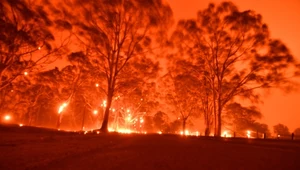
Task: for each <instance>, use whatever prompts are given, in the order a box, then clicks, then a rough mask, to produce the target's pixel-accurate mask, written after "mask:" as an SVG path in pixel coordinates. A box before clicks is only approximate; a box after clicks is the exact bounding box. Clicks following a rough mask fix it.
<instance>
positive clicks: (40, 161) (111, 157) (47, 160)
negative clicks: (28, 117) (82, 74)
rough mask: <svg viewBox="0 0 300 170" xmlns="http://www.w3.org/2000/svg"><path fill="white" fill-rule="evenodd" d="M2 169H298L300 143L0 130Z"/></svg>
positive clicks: (22, 129) (42, 130)
mask: <svg viewBox="0 0 300 170" xmlns="http://www.w3.org/2000/svg"><path fill="white" fill-rule="evenodd" d="M0 169H1V170H10V169H12V170H19V169H20V170H21V169H43V170H44V169H45V170H47V169H64V170H68V169H70V170H77V169H84V170H93V169H101V170H106V169H117V170H122V169H131V170H132V169H138V170H151V169H153V170H154V169H155V170H164V169H170V170H173V169H183V170H189V169H197V170H198V169H230V170H235V169H241V170H243V169H249V170H250V169H251V170H255V169H284V170H293V169H295V170H296V169H297V170H300V142H299V141H278V140H258V139H257V140H256V139H229V138H226V139H221V138H219V139H216V138H206V137H183V136H175V135H156V134H153V135H134V134H130V135H119V134H99V135H97V134H86V135H83V134H78V133H65V132H58V131H56V130H47V129H38V128H32V127H17V126H15V127H13V126H10V127H7V126H1V125H0Z"/></svg>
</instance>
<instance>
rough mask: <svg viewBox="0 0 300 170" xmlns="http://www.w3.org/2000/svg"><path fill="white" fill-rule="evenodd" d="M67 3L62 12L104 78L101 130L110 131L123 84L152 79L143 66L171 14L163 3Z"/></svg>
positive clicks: (134, 0)
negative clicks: (114, 108)
mask: <svg viewBox="0 0 300 170" xmlns="http://www.w3.org/2000/svg"><path fill="white" fill-rule="evenodd" d="M66 4H67V6H61V9H62V10H60V11H62V12H61V13H62V14H64V13H65V11H67V10H65V9H69V13H68V14H64V16H66V18H67V19H68V20H69V22H70V23H72V25H73V26H74V27H75V29H76V35H77V38H78V40H80V41H81V43H82V45H83V46H85V47H88V48H89V49H91V50H92V52H93V53H91V54H90V55H88V57H89V59H90V61H91V63H92V64H93V65H94V68H95V71H96V72H97V73H96V74H98V75H101V76H104V77H105V81H103V82H101V83H102V84H103V86H101V87H102V88H103V91H104V92H105V93H106V95H107V100H106V101H107V107H106V110H105V115H104V120H103V123H102V127H101V131H103V132H107V130H108V129H107V128H108V120H109V113H110V111H109V110H110V108H111V105H112V101H113V97H114V95H115V93H116V91H117V89H118V88H121V86H122V83H121V82H124V81H127V80H128V79H131V80H132V79H134V77H139V76H140V77H141V76H143V77H145V76H152V75H146V74H144V75H141V72H142V71H143V70H147V71H149V70H151V69H152V68H151V65H149V66H145V65H143V64H141V63H145V61H149V56H148V54H150V52H151V51H152V50H151V49H153V48H152V47H154V46H153V45H151V43H152V42H154V41H155V42H157V41H156V40H159V41H161V40H162V38H163V37H164V36H163V35H165V34H164V32H166V27H165V26H166V25H168V23H169V19H170V17H171V16H172V12H171V9H170V7H169V6H168V5H167V4H165V3H164V2H162V1H161V0H159V1H157V0H156V1H154V0H150V1H143V0H127V1H124V0H113V1H111V0H101V1H100V0H91V1H80V0H74V1H71V0H70V1H67V3H66ZM73 8H76V11H73V10H72V9H73ZM57 13H59V12H57ZM162 28H163V29H162ZM150 61H151V60H150ZM125 79H127V80H125Z"/></svg>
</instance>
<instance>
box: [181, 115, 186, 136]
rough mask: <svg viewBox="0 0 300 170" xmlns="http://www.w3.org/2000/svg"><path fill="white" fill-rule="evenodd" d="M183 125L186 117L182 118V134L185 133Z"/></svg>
mask: <svg viewBox="0 0 300 170" xmlns="http://www.w3.org/2000/svg"><path fill="white" fill-rule="evenodd" d="M185 125H186V119H185V118H183V119H182V132H183V134H185Z"/></svg>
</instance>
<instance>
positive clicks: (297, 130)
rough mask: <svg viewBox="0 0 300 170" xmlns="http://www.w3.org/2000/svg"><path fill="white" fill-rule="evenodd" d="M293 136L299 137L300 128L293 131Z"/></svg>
mask: <svg viewBox="0 0 300 170" xmlns="http://www.w3.org/2000/svg"><path fill="white" fill-rule="evenodd" d="M294 134H295V135H297V136H300V128H297V129H295V131H294Z"/></svg>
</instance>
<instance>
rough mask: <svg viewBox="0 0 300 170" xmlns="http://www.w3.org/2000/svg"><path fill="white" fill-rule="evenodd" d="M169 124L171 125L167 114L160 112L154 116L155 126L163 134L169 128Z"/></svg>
mask: <svg viewBox="0 0 300 170" xmlns="http://www.w3.org/2000/svg"><path fill="white" fill-rule="evenodd" d="M168 123H169V117H168V115H167V114H166V113H164V112H161V111H158V112H157V113H155V114H154V116H153V124H154V127H155V128H156V129H157V130H159V131H161V132H165V130H166V129H167V127H168Z"/></svg>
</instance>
